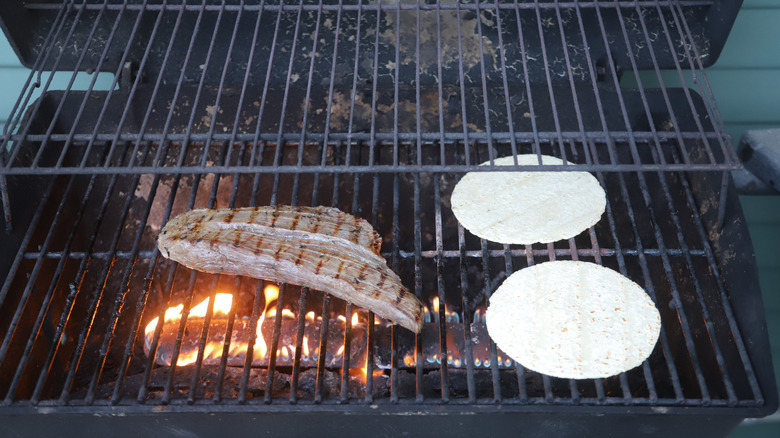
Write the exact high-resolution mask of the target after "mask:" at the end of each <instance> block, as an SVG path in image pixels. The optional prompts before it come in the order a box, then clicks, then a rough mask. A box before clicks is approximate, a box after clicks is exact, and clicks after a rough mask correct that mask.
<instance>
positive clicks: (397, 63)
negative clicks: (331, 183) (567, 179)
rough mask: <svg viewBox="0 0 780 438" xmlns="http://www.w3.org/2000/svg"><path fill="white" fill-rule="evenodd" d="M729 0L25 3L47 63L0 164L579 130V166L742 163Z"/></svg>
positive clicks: (38, 167)
mask: <svg viewBox="0 0 780 438" xmlns="http://www.w3.org/2000/svg"><path fill="white" fill-rule="evenodd" d="M721 3H728V2H718V1H716V2H712V1H639V2H594V1H576V2H559V1H533V2H531V1H518V0H511V1H509V0H496V1H494V2H473V1H461V2H458V1H452V0H444V1H440V2H430V1H424V2H421V1H412V0H400V1H399V0H366V1H359V0H358V1H356V0H347V1H343V0H342V1H338V2H336V1H334V0H330V1H328V2H327V3H325V2H322V1H319V2H318V1H315V0H301V1H298V2H289V3H286V2H284V1H280V0H271V1H260V2H259V3H258V2H244V1H238V0H230V1H224V0H223V1H221V2H220V1H213V0H204V1H189V2H187V1H184V0H181V1H162V2H160V1H159V0H143V1H142V0H133V1H118V0H116V1H114V0H108V1H102V2H101V1H96V0H66V1H63V2H61V3H57V2H51V1H46V2H44V1H38V2H27V3H26V4H25V5H24V6H20V5H12V6H10V7H9V8H8V9H7V10H5V11H3V12H0V15H3V18H4V22H5V23H6V26H7V27H8V29H9V34H11V35H12V40H13V41H14V44H15V47H16V49H17V51H18V52H19V54H20V56H21V57H22V59H23V60H24V62H26V63H27V64H28V65H29V66H30V67H31V68H32V72H31V73H30V76H29V78H28V80H27V82H26V84H25V87H24V89H23V90H22V92H21V93H20V96H19V99H18V100H17V101H16V105H15V106H14V109H13V111H12V113H11V114H10V116H9V118H8V120H9V122H8V124H7V125H6V126H5V128H4V130H3V133H2V137H0V138H1V139H2V140H0V141H2V147H1V148H0V150H3V151H5V153H4V154H2V155H3V156H2V157H0V158H2V162H0V174H6V175H12V174H110V173H113V172H123V173H139V174H140V173H157V174H163V173H179V172H231V173H255V172H269V173H275V172H291V171H293V172H317V173H319V172H339V171H350V172H358V173H361V172H388V171H390V172H398V171H403V172H419V171H432V172H439V171H443V172H462V171H468V170H474V169H475V167H476V166H477V165H478V164H480V163H479V162H477V161H476V158H475V157H476V156H478V155H479V156H482V157H488V159H492V158H495V157H499V156H504V155H509V154H518V153H532V152H537V153H538V152H541V153H545V151H547V152H548V153H551V152H550V151H557V153H558V154H563V155H564V156H565V154H566V152H565V149H567V148H569V145H573V147H574V148H576V149H577V150H578V152H579V153H580V154H579V156H580V157H582V160H581V162H579V163H578V164H580V166H578V169H580V170H581V169H583V168H585V169H586V170H591V171H599V170H600V171H636V170H663V171H666V170H727V169H734V168H737V167H739V161H738V159H737V158H736V156H735V155H734V153H733V151H732V147H731V145H730V141H729V140H728V138H727V137H726V136H725V134H724V130H723V126H722V122H721V120H720V117H719V114H718V113H717V109H716V108H715V107H714V105H713V97H712V93H711V91H710V89H709V86H708V83H707V80H706V77H705V76H704V72H703V68H704V67H705V65H706V64H707V63H709V62H712V61H713V60H714V58H716V57H717V55H718V54H719V51H720V48H721V47H722V41H721V40H719V39H718V38H720V37H722V38H725V37H724V36H723V35H724V34H725V33H724V32H722V29H721V30H720V31H719V32H714V31H713V30H712V29H711V28H710V27H711V26H712V25H711V21H714V20H710V19H709V18H713V19H714V15H713V14H721V15H725V14H726V13H727V12H728V11H726V12H724V10H726V9H729V8H733V7H734V6H731V5H728V6H727V5H724V4H721ZM11 14H16V15H14V17H13V18H11V17H10V15H11ZM729 20H733V17H731V18H729V17H726V18H724V17H723V16H721V17H720V18H719V22H720V23H723V22H724V21H725V22H729ZM22 26H27V28H28V29H27V32H25V38H24V39H21V38H16V39H15V40H14V39H13V35H14V34H15V31H18V28H20V27H22ZM30 32H31V33H32V35H31V36H27V33H30ZM718 35H720V37H718ZM57 72H60V74H59V75H58V74H57ZM63 72H67V73H64V75H63ZM96 72H97V73H99V74H95V73H96ZM55 76H57V78H56V80H55ZM57 84H64V87H63V85H59V86H58V85H57ZM147 144H148V147H149V148H150V150H151V153H152V154H153V156H154V157H155V159H154V160H153V161H152V162H151V163H148V164H143V165H141V163H140V162H139V160H138V153H139V151H140V150H142V149H143V148H145V147H146V145H147ZM223 146H226V147H227V156H226V159H225V160H224V164H217V163H214V162H212V161H209V160H208V159H207V156H208V153H207V151H208V150H209V149H212V148H222V147H223ZM242 147H245V148H248V149H249V150H251V151H252V159H250V160H249V161H245V162H242V163H239V162H238V159H237V155H236V154H237V151H238V150H239V149H240V148H242ZM268 151H273V152H271V153H270V159H268V157H267V155H268ZM461 157H462V159H461ZM583 166H584V167H583ZM520 167H522V166H520ZM526 167H527V166H526ZM515 168H518V167H515ZM548 169H550V170H553V169H558V170H565V167H561V166H558V167H556V166H552V167H548Z"/></svg>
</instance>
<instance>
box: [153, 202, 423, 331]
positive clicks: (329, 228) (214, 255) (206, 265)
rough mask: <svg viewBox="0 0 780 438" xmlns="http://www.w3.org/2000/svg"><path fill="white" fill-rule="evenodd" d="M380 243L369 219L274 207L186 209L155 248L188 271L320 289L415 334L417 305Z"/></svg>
mask: <svg viewBox="0 0 780 438" xmlns="http://www.w3.org/2000/svg"><path fill="white" fill-rule="evenodd" d="M381 243H382V239H381V237H380V236H379V235H378V234H377V233H376V231H374V229H373V227H371V225H370V224H369V223H368V222H366V221H365V220H362V219H359V218H356V217H354V216H352V215H349V214H346V213H344V212H342V211H339V210H338V209H335V208H326V207H313V208H312V207H290V206H275V207H257V208H240V209H219V210H208V209H197V210H192V211H189V212H187V213H184V214H181V215H179V216H177V217H175V218H173V219H172V220H171V221H169V222H168V223H167V224H166V225H165V227H164V228H163V229H162V231H161V232H160V236H159V238H158V241H157V246H158V248H159V249H160V252H161V253H162V254H163V255H164V256H165V257H168V258H171V259H173V260H176V261H177V262H179V263H182V264H183V265H185V266H187V267H189V268H192V269H197V270H200V271H205V272H210V273H219V274H234V275H247V276H250V277H255V278H263V279H272V280H276V281H279V282H284V283H292V284H297V285H301V286H306V287H309V288H312V289H317V290H321V291H324V292H327V293H330V294H332V295H334V296H336V297H338V298H341V299H344V300H346V301H349V302H351V303H354V304H356V305H358V306H361V307H363V308H366V309H368V310H371V311H373V312H374V313H375V314H376V315H378V316H380V317H382V318H386V319H389V320H391V321H394V322H396V323H398V324H400V325H401V326H403V327H406V328H408V329H409V330H412V331H414V332H419V331H420V330H421V329H422V324H423V305H422V303H421V302H420V300H419V299H418V298H417V297H416V296H415V295H414V294H412V293H410V292H409V290H408V289H407V288H406V287H404V285H403V284H402V283H401V279H400V278H398V275H396V274H395V272H393V271H392V270H391V269H390V268H389V267H388V266H387V263H386V262H385V259H384V258H382V257H381V256H380V255H379V247H380V246H381Z"/></svg>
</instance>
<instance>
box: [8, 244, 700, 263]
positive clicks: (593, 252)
mask: <svg viewBox="0 0 780 438" xmlns="http://www.w3.org/2000/svg"><path fill="white" fill-rule="evenodd" d="M487 251H488V255H489V256H490V257H491V258H492V257H499V256H501V255H502V254H503V253H504V250H503V249H490V248H488V250H487ZM526 251H530V252H532V253H533V254H534V255H536V256H544V255H546V254H547V250H546V249H534V248H532V247H530V248H524V247H523V248H510V249H509V255H511V256H512V257H521V256H525V253H526ZM553 252H554V253H555V255H556V256H565V255H569V254H571V250H570V249H565V248H555V249H553ZM640 252H641V253H642V254H644V255H649V256H657V255H659V254H661V250H659V249H658V248H642V249H637V248H623V247H620V248H618V247H615V248H598V249H595V248H594V249H588V248H578V249H577V255H578V256H580V257H596V256H597V255H599V256H602V257H610V256H614V255H616V254H618V253H620V254H622V255H630V256H635V255H638V254H639V253H640ZM665 252H666V254H667V255H668V256H670V257H681V256H682V255H683V251H682V249H679V248H666V249H665ZM154 253H155V251H138V257H140V258H146V259H148V258H152V257H154ZM688 253H689V254H690V255H692V256H704V255H705V251H704V250H703V249H689V250H688ZM389 254H390V253H383V254H382V256H384V257H389ZM438 255H439V252H438V251H437V250H422V251H420V256H421V257H422V258H426V259H432V258H436V257H437V256H438ZM441 255H442V256H443V257H445V258H455V257H458V256H459V255H460V250H442V252H441ZM398 256H399V257H400V258H401V259H402V260H405V259H409V258H413V257H414V256H415V253H414V252H412V251H405V250H399V251H398ZM22 257H23V258H24V259H25V260H34V259H37V258H38V257H44V258H47V259H58V258H60V257H67V258H70V259H74V260H79V259H83V258H92V259H100V260H107V259H110V258H111V254H109V253H108V252H106V251H95V252H91V253H90V252H85V251H71V252H64V251H48V252H45V253H42V252H40V251H26V252H24V254H23V255H22ZM113 257H114V258H116V259H127V258H130V252H129V251H117V252H116V253H115V254H113ZM463 257H467V258H479V257H482V250H464V252H463Z"/></svg>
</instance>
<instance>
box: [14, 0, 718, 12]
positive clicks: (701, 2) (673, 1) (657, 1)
mask: <svg viewBox="0 0 780 438" xmlns="http://www.w3.org/2000/svg"><path fill="white" fill-rule="evenodd" d="M71 1H72V0H71ZM712 4H713V0H635V1H614V0H612V1H610V0H600V1H593V2H585V3H581V2H577V1H574V2H572V1H566V2H555V3H552V2H542V3H538V4H535V3H519V4H518V6H517V7H518V8H520V9H535V8H541V9H552V8H556V7H562V8H573V7H582V8H586V9H587V8H597V7H613V8H614V7H618V8H630V7H633V6H654V5H660V6H664V7H671V6H675V5H680V6H686V7H688V6H694V7H695V6H712ZM437 5H438V3H436V4H433V3H431V4H428V3H421V4H420V5H419V7H420V9H422V10H426V11H427V10H434V9H436V8H437ZM122 6H123V5H122V4H113V3H111V4H108V9H109V10H117V9H120V8H121V7H122ZM302 7H303V10H305V11H316V10H317V9H319V8H320V6H319V5H318V4H305V5H302ZM416 7H417V5H416V4H414V3H409V4H406V3H404V4H402V5H401V9H402V10H412V9H415V8H416ZM440 7H441V9H442V10H453V9H456V6H454V5H452V4H446V3H442V4H441V5H440ZM499 7H500V8H501V9H512V8H514V7H515V6H514V4H511V3H499ZM25 8H27V9H31V10H53V9H59V8H61V5H58V4H56V3H27V4H25ZM99 8H101V4H92V3H86V1H85V3H84V4H80V5H74V6H73V9H77V10H81V9H87V10H95V9H99ZM127 8H128V9H129V10H141V11H160V10H186V11H200V10H205V11H218V10H221V9H222V8H223V6H221V5H207V4H203V5H190V4H186V1H183V3H182V4H169V3H164V4H162V5H159V4H157V5H154V4H152V5H146V6H141V5H135V4H128V5H127ZM359 8H360V5H359V4H344V5H342V9H343V10H345V11H353V10H356V9H359ZM396 8H397V6H396V5H381V4H376V5H371V4H365V5H363V9H364V10H366V11H379V10H382V11H384V10H388V9H396ZM461 8H462V9H465V10H474V9H477V8H478V6H477V5H476V4H471V3H463V4H462V6H461ZM297 9H298V6H294V5H288V4H284V3H282V4H260V5H246V4H241V5H225V6H224V10H225V11H230V12H234V11H239V10H244V11H263V10H265V11H279V10H283V11H295V10H297ZM338 9H339V8H338V5H335V4H324V5H322V10H323V11H337V10H338Z"/></svg>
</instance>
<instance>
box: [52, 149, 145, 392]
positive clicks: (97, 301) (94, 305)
mask: <svg viewBox="0 0 780 438" xmlns="http://www.w3.org/2000/svg"><path fill="white" fill-rule="evenodd" d="M148 152H149V148H148V145H147V146H146V147H144V149H143V151H142V153H143V154H144V155H146V154H147V153H148ZM139 180H140V176H135V177H134V178H133V183H132V186H133V187H137V186H138V181H139ZM106 196H108V192H107V193H106ZM132 199H133V198H132V197H130V196H126V197H125V202H124V204H123V207H122V215H121V217H120V223H124V222H125V220H126V219H127V215H128V212H129V211H130V206H131V202H132ZM64 201H65V198H63V201H62V202H64ZM121 232H122V228H121V227H117V229H116V230H115V231H114V235H113V238H112V240H111V247H110V249H109V253H113V252H114V251H116V247H117V244H118V242H119V237H120V235H121ZM131 258H132V257H131ZM111 259H112V260H113V257H111ZM111 267H112V265H111V264H107V265H106V266H105V267H104V268H103V270H102V271H101V274H100V277H99V278H100V280H99V281H98V283H97V284H99V285H100V286H98V288H99V290H98V291H96V293H95V294H94V296H93V297H92V299H91V300H90V303H89V307H88V310H87V315H89V316H88V319H87V321H85V324H84V325H83V328H82V329H81V332H80V333H79V337H78V341H77V343H76V348H75V352H74V354H73V357H72V359H71V361H70V366H69V367H68V373H67V376H66V378H65V383H64V385H63V387H62V390H61V392H60V397H59V404H60V405H66V404H67V403H68V400H69V398H70V390H71V386H72V385H73V380H74V379H75V376H76V371H77V370H78V368H79V366H80V365H81V360H82V356H83V354H84V347H85V344H86V340H87V337H88V336H89V334H90V332H91V330H92V326H93V324H94V322H95V317H96V316H97V315H96V311H97V309H98V308H99V307H100V305H101V304H102V302H103V292H104V290H105V287H106V282H107V280H108V275H109V273H110V270H111ZM120 296H121V295H120Z"/></svg>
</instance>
